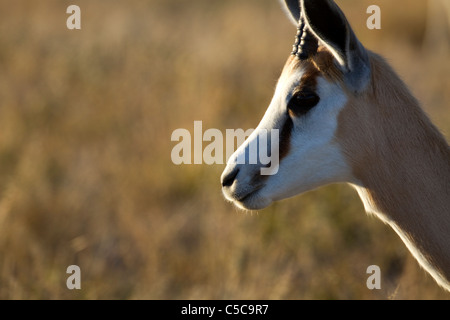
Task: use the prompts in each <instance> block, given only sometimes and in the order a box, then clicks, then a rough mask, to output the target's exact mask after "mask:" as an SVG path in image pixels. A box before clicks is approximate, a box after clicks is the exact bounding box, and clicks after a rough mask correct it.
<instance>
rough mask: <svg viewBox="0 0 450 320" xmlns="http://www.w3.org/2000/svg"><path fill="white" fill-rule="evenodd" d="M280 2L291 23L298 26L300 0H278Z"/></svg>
mask: <svg viewBox="0 0 450 320" xmlns="http://www.w3.org/2000/svg"><path fill="white" fill-rule="evenodd" d="M280 2H281V5H282V6H283V9H284V11H285V12H286V13H287V15H288V16H289V18H290V20H291V21H292V23H293V24H294V25H295V26H298V21H299V20H300V13H301V9H300V0H280Z"/></svg>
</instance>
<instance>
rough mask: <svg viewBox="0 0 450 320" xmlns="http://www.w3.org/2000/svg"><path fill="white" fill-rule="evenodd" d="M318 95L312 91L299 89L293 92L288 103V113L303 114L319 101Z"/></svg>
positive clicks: (297, 115) (298, 115)
mask: <svg viewBox="0 0 450 320" xmlns="http://www.w3.org/2000/svg"><path fill="white" fill-rule="evenodd" d="M319 100H320V98H319V96H318V95H317V94H315V93H314V92H312V91H300V92H297V93H295V94H294V95H293V96H292V98H291V100H289V103H288V106H287V108H288V112H289V115H291V116H295V117H300V116H303V115H305V114H306V113H307V112H308V111H309V110H311V109H312V108H313V107H314V106H315V105H317V104H318V103H319Z"/></svg>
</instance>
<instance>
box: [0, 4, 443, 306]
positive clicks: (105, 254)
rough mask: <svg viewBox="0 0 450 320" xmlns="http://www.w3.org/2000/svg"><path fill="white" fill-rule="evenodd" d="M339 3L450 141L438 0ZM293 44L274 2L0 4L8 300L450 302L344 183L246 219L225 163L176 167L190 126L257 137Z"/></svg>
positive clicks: (2, 224) (1, 215)
mask: <svg viewBox="0 0 450 320" xmlns="http://www.w3.org/2000/svg"><path fill="white" fill-rule="evenodd" d="M338 3H339V5H340V6H341V7H342V9H343V10H344V12H345V13H346V14H347V16H348V18H349V20H350V21H351V23H352V25H353V27H354V29H355V31H356V33H357V35H358V36H359V37H360V39H361V41H362V42H363V43H364V44H365V45H366V47H367V48H369V49H372V50H374V51H377V52H379V53H381V54H383V55H384V56H385V57H386V58H387V59H388V61H389V62H390V63H391V64H392V65H393V66H394V68H395V69H396V70H397V71H398V73H399V74H400V75H401V76H402V77H403V79H404V80H405V81H406V83H407V84H408V85H409V87H410V88H411V89H412V91H413V92H414V93H415V95H416V97H417V98H418V99H419V100H420V101H421V102H422V103H423V106H424V109H425V110H426V112H427V113H428V114H429V115H430V117H431V118H432V120H433V121H434V122H435V123H436V124H437V125H438V126H439V127H440V129H441V130H442V132H443V133H444V134H445V136H446V137H447V139H448V138H449V136H450V115H449V101H450V90H449V89H450V77H449V76H448V75H449V73H450V65H449V63H448V61H449V58H450V56H449V51H448V33H447V34H444V35H439V34H437V37H438V39H439V40H438V41H431V42H430V41H428V40H427V39H432V37H430V36H427V34H428V31H427V25H428V23H427V21H430V20H429V19H427V15H428V12H429V10H428V7H427V3H428V1H426V0H414V1H410V0H398V1H395V2H393V1H388V0H363V1H360V0H358V1H355V0H339V1H338ZM70 4H77V5H79V6H80V8H81V13H82V29H81V30H80V31H71V30H68V29H67V28H66V19H67V17H68V16H69V15H68V14H66V8H67V7H68V6H69V5H70ZM371 4H377V5H379V6H380V7H381V10H382V29H381V30H372V31H371V30H368V29H367V28H366V19H367V17H368V14H366V8H367V7H368V6H369V5H371ZM438 13H439V12H438ZM441 13H442V11H441ZM431 17H432V18H433V19H432V20H436V21H442V19H445V17H444V16H441V17H437V16H435V15H431ZM438 19H441V20H438ZM444 26H445V24H444ZM444 31H445V29H444ZM447 32H448V30H447ZM295 33H296V30H295V27H294V26H293V25H291V24H290V22H289V21H288V20H287V19H286V18H285V16H284V14H283V12H282V11H281V9H280V7H279V4H278V2H277V1H275V0H245V1H243V0H227V1H211V0H192V1H183V0H151V1H138V0H129V1H127V2H125V1H113V0H111V1H99V0H97V1H92V0H90V1H87V0H78V1H76V3H75V1H73V2H71V1H57V0H46V1H40V2H38V1H33V2H31V1H24V0H17V1H2V2H0V128H1V129H0V298H1V299H448V298H449V297H450V295H449V294H447V293H445V292H444V291H443V290H441V289H440V288H439V287H438V286H437V285H436V284H435V282H434V281H433V280H432V279H431V277H430V276H429V275H428V274H426V273H425V272H424V271H423V270H422V269H420V268H419V266H418V265H417V263H416V262H415V260H414V259H413V258H412V257H411V256H410V254H409V252H408V251H407V249H406V248H405V246H404V245H403V243H402V242H401V241H400V239H399V238H398V237H397V236H396V234H395V233H394V232H393V231H392V230H391V229H390V228H389V227H387V226H385V225H384V224H383V223H381V222H380V221H378V220H376V219H375V218H373V217H371V216H367V215H366V214H365V213H364V209H363V206H362V204H361V202H360V200H359V198H358V196H357V194H356V192H354V191H353V190H352V189H351V188H350V187H348V186H346V185H333V186H328V187H324V188H321V189H319V190H316V191H313V192H309V193H307V194H305V195H302V196H300V197H296V198H293V199H289V200H285V201H281V202H279V203H276V204H274V205H272V206H271V207H270V208H268V209H265V210H262V211H260V212H259V213H253V214H250V213H243V212H240V211H239V210H237V209H235V208H234V207H233V206H232V205H231V204H229V203H226V202H225V200H224V199H223V197H222V195H221V188H220V183H219V177H220V174H221V172H222V170H223V169H224V165H213V166H207V165H182V166H176V165H174V164H172V162H171V158H170V154H171V149H172V147H173V146H174V145H175V144H176V143H175V142H171V140H170V137H171V134H172V131H173V130H175V129H177V128H186V129H188V130H190V131H191V132H193V122H194V120H202V121H203V130H206V129H207V128H219V129H221V130H225V129H227V128H244V129H247V128H255V127H256V125H257V124H258V122H259V120H260V118H261V117H262V115H263V114H264V112H265V110H266V107H267V106H268V103H269V102H270V99H271V97H272V94H273V90H274V86H275V83H276V80H277V78H278V76H279V74H280V72H281V68H282V66H283V64H284V61H285V60H286V58H287V57H288V55H289V53H290V50H291V47H292V44H293V40H294V36H295ZM434 35H435V36H436V34H434ZM72 264H76V265H78V266H80V268H81V280H82V282H81V285H82V289H81V290H73V291H71V290H68V289H67V288H66V279H67V277H68V276H69V275H68V274H66V268H67V266H69V265H72ZM372 264H376V265H378V266H380V268H381V271H382V289H381V290H373V291H371V290H368V289H367V287H366V280H367V277H368V276H369V275H367V274H366V268H367V267H368V266H369V265H372Z"/></svg>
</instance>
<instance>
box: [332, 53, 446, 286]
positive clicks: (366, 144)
mask: <svg viewBox="0 0 450 320" xmlns="http://www.w3.org/2000/svg"><path fill="white" fill-rule="evenodd" d="M370 60H371V67H372V79H371V83H370V84H369V86H368V88H367V89H366V90H365V92H364V93H362V94H360V95H359V96H357V97H355V96H354V95H353V94H351V93H348V103H347V105H346V106H345V107H344V109H343V110H342V111H341V113H340V115H339V120H338V123H339V126H338V131H337V133H336V139H337V141H338V142H339V143H340V144H341V146H342V149H343V152H344V153H345V155H346V158H347V160H348V162H349V164H350V165H351V167H352V168H353V174H354V176H355V177H356V179H358V180H359V181H360V183H361V186H360V187H358V189H359V193H360V195H361V197H362V198H363V201H364V202H365V204H366V207H369V208H367V209H370V210H372V211H374V212H375V213H376V214H377V215H378V216H379V217H380V218H381V219H382V220H384V221H385V222H386V223H388V224H389V225H391V226H392V227H393V228H394V230H395V231H396V232H397V233H398V234H399V235H400V237H401V238H402V240H403V241H404V242H405V244H406V245H407V246H408V248H409V249H410V250H411V252H412V253H413V255H414V256H415V257H416V259H417V260H418V261H419V263H420V264H421V265H422V266H423V267H424V268H425V269H426V270H427V271H428V272H429V273H430V274H431V275H432V276H433V277H434V278H435V279H436V281H437V282H438V283H439V284H440V285H441V286H443V287H444V288H446V289H447V290H450V148H449V146H448V144H447V142H446V141H445V139H444V137H443V136H442V135H441V134H440V133H439V131H438V130H437V129H436V128H435V126H434V125H433V124H432V123H431V121H430V120H429V119H428V117H427V116H426V115H425V113H424V112H423V111H422V109H421V108H420V106H419V103H418V102H417V101H416V99H415V98H414V97H413V96H412V95H411V94H410V92H409V90H408V89H407V88H406V86H405V85H404V83H403V82H402V81H401V80H400V79H399V78H398V76H397V75H396V74H395V73H394V71H392V69H391V68H390V67H389V66H388V64H387V63H386V62H385V61H384V60H383V59H382V58H380V57H379V56H377V55H376V54H373V53H370Z"/></svg>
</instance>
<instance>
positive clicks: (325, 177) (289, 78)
mask: <svg viewBox="0 0 450 320" xmlns="http://www.w3.org/2000/svg"><path fill="white" fill-rule="evenodd" d="M302 75H303V71H302V70H293V71H291V72H286V74H283V75H282V76H281V78H280V80H279V82H278V85H277V88H276V90H275V94H274V97H273V99H272V102H271V104H270V105H269V108H268V109H267V111H266V113H265V115H264V117H263V119H262V120H261V122H260V124H259V125H258V127H257V128H256V130H255V131H254V132H253V134H252V135H251V136H250V137H249V138H248V139H247V140H246V142H245V143H244V144H243V145H242V146H241V147H239V148H238V150H236V152H235V153H234V154H233V155H232V157H231V158H230V159H234V158H237V157H238V156H239V155H240V154H242V153H243V152H245V151H246V148H248V145H249V143H250V142H251V141H252V139H256V138H257V136H258V130H260V129H267V130H270V129H275V128H278V129H280V130H281V129H282V128H281V127H282V126H283V125H284V123H285V122H286V120H287V118H288V117H289V116H288V115H287V104H288V102H289V100H290V98H291V97H292V94H293V91H294V89H295V88H296V87H298V85H299V82H300V79H301V77H302ZM316 81H317V88H316V93H317V95H318V96H319V97H320V101H319V103H318V104H317V105H316V106H315V107H313V108H312V109H311V110H309V111H308V113H307V114H305V115H303V116H299V117H292V118H291V119H292V122H293V126H292V129H291V134H290V139H289V140H290V141H289V142H288V144H289V152H288V153H287V155H286V156H285V157H284V158H282V159H281V160H280V167H279V169H278V172H277V174H275V175H271V176H266V177H265V178H263V179H257V178H258V177H256V179H255V175H259V174H260V172H259V169H260V167H261V165H248V164H244V165H242V164H240V165H236V164H232V163H230V164H229V165H228V166H227V168H226V169H225V171H224V173H223V176H226V175H227V174H229V173H230V172H233V171H235V170H237V169H239V172H238V174H237V175H236V178H235V180H234V183H233V184H232V185H231V186H227V187H224V190H223V191H224V195H225V197H226V198H227V199H228V200H230V201H233V202H234V203H235V204H236V205H237V206H239V207H241V208H245V209H262V208H264V207H267V206H268V205H270V204H271V203H272V202H273V201H277V200H281V199H284V198H288V197H292V196H294V195H297V194H299V193H303V192H306V191H309V190H312V189H315V188H317V187H320V186H323V185H326V184H329V183H334V182H351V181H353V180H354V179H353V176H352V174H351V168H350V166H349V165H348V164H347V162H346V160H345V157H344V155H343V154H342V152H341V149H340V146H339V144H338V142H337V141H336V138H335V132H336V130H337V127H338V123H337V121H338V115H339V112H340V110H341V109H342V108H343V107H344V106H345V104H346V102H347V98H346V95H345V94H344V92H343V91H342V89H341V88H340V86H339V85H338V84H334V83H331V82H329V81H327V80H325V79H324V78H323V77H320V76H318V78H317V79H316ZM280 138H283V137H282V136H281V134H280ZM255 181H256V182H255Z"/></svg>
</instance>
